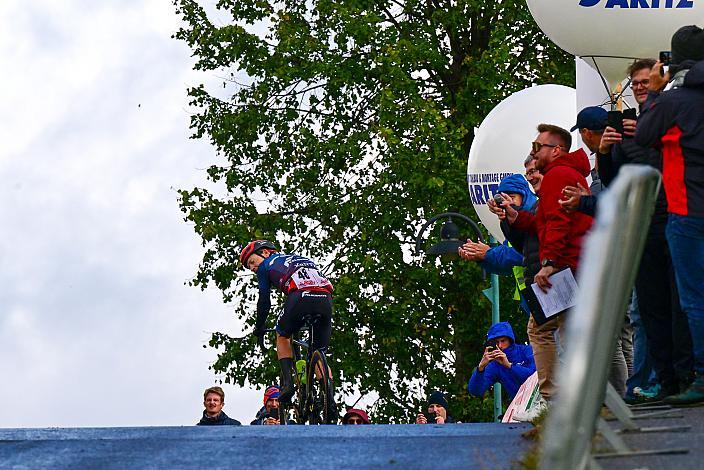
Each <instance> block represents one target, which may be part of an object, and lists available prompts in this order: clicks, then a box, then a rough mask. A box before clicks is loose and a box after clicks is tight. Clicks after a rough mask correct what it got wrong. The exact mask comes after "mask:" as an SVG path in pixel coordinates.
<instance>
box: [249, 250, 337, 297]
mask: <svg viewBox="0 0 704 470" xmlns="http://www.w3.org/2000/svg"><path fill="white" fill-rule="evenodd" d="M257 280H258V281H259V295H260V296H261V295H262V294H264V295H269V292H270V291H271V286H274V287H275V288H277V289H278V290H280V291H281V292H283V293H284V294H286V295H289V294H290V293H291V292H294V291H297V290H312V291H322V292H327V293H329V294H332V290H333V288H332V284H331V283H330V281H328V279H327V278H326V277H325V276H324V275H323V274H322V273H321V272H320V270H319V269H318V266H317V265H316V264H315V262H313V261H311V260H309V259H308V258H305V257H303V256H298V255H284V254H281V253H272V254H271V255H270V256H269V257H268V258H266V259H264V261H262V263H261V264H260V265H259V268H258V269H257Z"/></svg>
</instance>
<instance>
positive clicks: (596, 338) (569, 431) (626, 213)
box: [540, 165, 681, 470]
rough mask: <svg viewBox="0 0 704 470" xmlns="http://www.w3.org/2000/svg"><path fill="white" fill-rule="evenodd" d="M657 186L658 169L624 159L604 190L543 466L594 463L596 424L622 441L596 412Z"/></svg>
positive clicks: (620, 448) (586, 250) (585, 256)
mask: <svg viewBox="0 0 704 470" xmlns="http://www.w3.org/2000/svg"><path fill="white" fill-rule="evenodd" d="M659 186H660V173H659V172H658V171H656V170H654V169H652V168H649V167H645V166H642V165H625V166H623V167H622V168H621V170H620V172H619V176H618V178H617V179H616V180H615V181H614V183H613V185H612V186H611V187H610V188H609V189H608V190H607V191H604V193H602V195H601V196H600V200H599V208H598V213H597V218H596V220H595V222H594V227H593V228H592V230H591V232H590V233H589V235H588V236H587V237H586V239H585V244H584V246H583V249H582V257H581V262H580V272H579V275H578V284H579V289H580V291H579V294H578V300H577V305H576V306H575V307H574V309H573V310H572V311H571V312H569V313H568V315H569V318H568V320H567V338H566V349H565V358H564V363H563V364H561V366H560V368H559V369H558V376H557V381H558V386H559V393H558V395H557V398H556V399H555V401H554V402H553V403H552V406H551V408H550V413H549V416H548V418H547V422H546V426H545V432H544V434H543V444H542V449H541V459H540V468H543V469H550V470H555V469H569V470H573V469H579V468H586V467H587V466H590V465H593V463H594V461H593V459H592V458H591V444H592V438H593V436H594V433H595V431H596V430H597V428H599V429H600V430H601V431H602V433H603V434H604V435H605V437H607V440H610V439H609V437H611V438H613V439H614V440H615V441H616V442H621V443H622V441H619V440H620V438H616V437H614V434H613V432H612V431H611V429H610V428H608V425H606V423H605V422H604V421H603V420H602V419H601V418H599V413H600V410H601V407H602V405H603V404H604V400H605V398H606V389H607V378H608V372H609V367H610V365H611V358H612V357H613V355H614V353H615V350H616V338H617V336H618V334H619V331H620V329H621V326H622V324H623V319H624V315H625V312H626V308H627V304H628V300H629V297H630V294H631V289H632V288H633V284H634V282H635V278H636V273H637V269H638V265H639V263H640V258H641V254H642V252H643V246H644V244H645V239H646V236H647V227H648V225H649V222H650V219H651V216H652V214H653V208H654V205H655V199H656V197H657V193H658V190H659ZM616 398H617V399H619V400H620V398H618V396H617V397H616ZM624 406H625V405H624ZM604 426H606V427H607V428H608V429H606V428H604ZM606 434H610V435H609V436H607V435H606ZM610 442H613V441H611V440H610ZM614 447H615V450H616V451H617V452H620V453H621V454H623V452H624V451H627V450H628V449H627V448H625V449H624V447H625V444H622V445H614ZM680 451H681V450H680ZM649 453H652V451H651V452H649Z"/></svg>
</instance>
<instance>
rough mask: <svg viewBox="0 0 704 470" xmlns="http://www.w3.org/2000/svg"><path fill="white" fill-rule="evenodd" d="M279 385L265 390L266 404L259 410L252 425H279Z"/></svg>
mask: <svg viewBox="0 0 704 470" xmlns="http://www.w3.org/2000/svg"><path fill="white" fill-rule="evenodd" d="M279 394H280V390H279V387H277V386H275V385H271V386H270V387H267V388H266V390H264V406H262V408H261V409H260V410H259V411H258V412H257V416H256V417H255V418H254V421H252V422H251V423H249V424H251V425H253V426H257V425H260V424H263V425H279V424H281V422H280V421H279V418H278V410H279Z"/></svg>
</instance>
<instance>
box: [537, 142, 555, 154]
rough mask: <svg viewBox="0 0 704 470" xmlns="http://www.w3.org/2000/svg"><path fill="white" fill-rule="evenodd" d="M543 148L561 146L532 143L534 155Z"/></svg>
mask: <svg viewBox="0 0 704 470" xmlns="http://www.w3.org/2000/svg"><path fill="white" fill-rule="evenodd" d="M543 147H559V145H552V144H543V143H540V142H533V143H531V148H532V149H533V153H538V152H540V149H541V148H543Z"/></svg>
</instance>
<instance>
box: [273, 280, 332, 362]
mask: <svg viewBox="0 0 704 470" xmlns="http://www.w3.org/2000/svg"><path fill="white" fill-rule="evenodd" d="M306 321H308V322H309V323H310V324H312V325H313V344H311V347H312V348H313V349H314V350H315V349H322V350H325V348H327V347H328V345H329V344H330V334H331V333H332V295H330V294H328V293H326V292H318V291H300V290H298V291H294V292H291V293H290V294H289V296H288V298H287V299H286V303H285V304H284V311H283V313H282V314H281V316H280V317H279V320H278V321H277V322H276V332H277V333H278V334H280V335H281V336H283V337H285V338H290V337H291V335H293V334H294V333H296V332H298V331H299V330H300V329H301V328H303V326H304V325H305V324H306Z"/></svg>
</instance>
